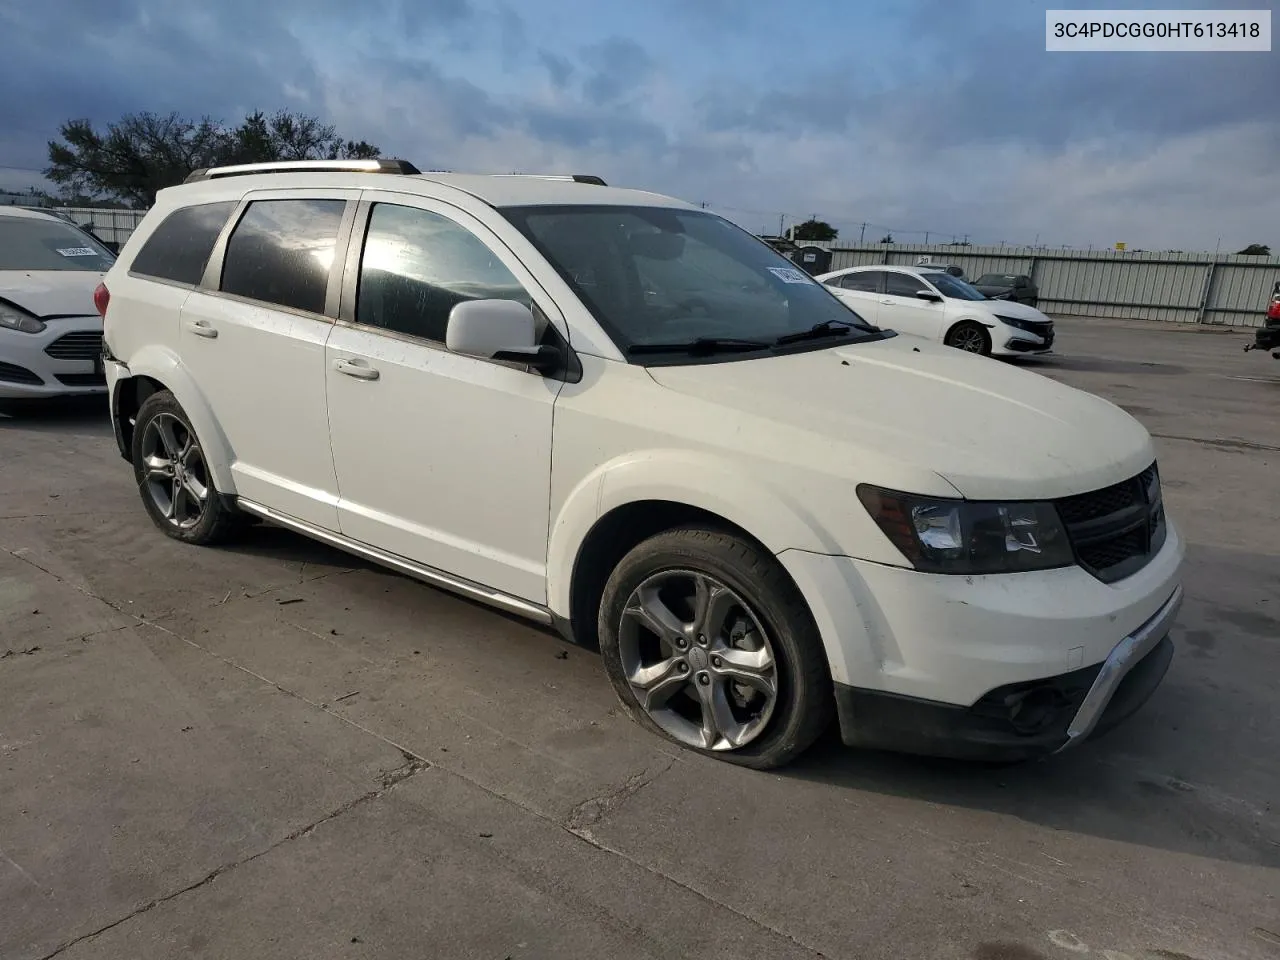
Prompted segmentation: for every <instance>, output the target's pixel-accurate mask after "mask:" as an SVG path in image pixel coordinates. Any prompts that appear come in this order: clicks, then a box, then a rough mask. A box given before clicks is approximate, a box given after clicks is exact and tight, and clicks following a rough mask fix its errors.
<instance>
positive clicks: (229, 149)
mask: <svg viewBox="0 0 1280 960" xmlns="http://www.w3.org/2000/svg"><path fill="white" fill-rule="evenodd" d="M58 133H59V135H60V137H61V141H60V142H59V141H53V140H51V141H49V167H48V168H47V169H46V170H45V176H46V177H48V178H49V179H50V180H51V181H53V182H54V183H56V184H58V185H59V187H60V188H61V192H62V193H63V194H64V195H74V196H76V197H83V198H89V199H96V198H101V197H103V196H106V197H108V198H116V199H118V200H121V201H123V202H125V203H127V204H129V205H130V206H134V207H149V206H151V205H152V204H153V203H155V199H156V193H157V192H159V191H160V190H163V189H164V188H165V187H171V186H174V185H176V184H179V183H181V182H182V181H183V180H185V179H186V177H187V175H188V174H189V173H191V171H192V170H197V169H199V168H201V167H216V166H222V165H225V164H229V163H261V162H266V161H270V160H318V159H329V160H336V159H339V158H342V159H348V158H361V159H363V158H374V157H378V156H379V155H380V151H379V150H378V148H377V147H375V146H374V145H373V144H371V143H367V142H366V141H364V140H360V141H351V140H344V139H343V138H341V137H339V136H338V135H337V133H336V132H335V131H334V128H333V127H332V126H329V125H327V124H322V123H321V122H320V121H319V120H317V119H316V118H315V117H309V116H305V115H297V114H290V113H288V112H285V111H280V112H279V113H276V114H275V115H274V116H272V117H267V116H266V115H265V114H263V113H262V112H260V111H259V112H256V113H251V114H249V115H248V116H247V117H245V119H244V122H243V123H241V124H240V125H239V126H237V127H231V128H228V127H226V126H224V125H222V124H221V123H219V122H217V121H214V120H211V119H210V118H208V117H202V118H201V119H199V120H189V119H186V118H183V117H180V116H179V115H178V114H176V113H171V114H168V115H167V116H160V115H157V114H153V113H137V114H127V115H126V116H124V117H122V118H121V119H120V120H118V121H116V122H115V123H109V124H107V128H106V130H105V132H102V133H99V132H98V131H97V130H95V129H94V127H93V125H92V123H90V122H89V121H88V120H69V121H67V122H66V123H64V124H63V125H62V126H61V128H59V131H58Z"/></svg>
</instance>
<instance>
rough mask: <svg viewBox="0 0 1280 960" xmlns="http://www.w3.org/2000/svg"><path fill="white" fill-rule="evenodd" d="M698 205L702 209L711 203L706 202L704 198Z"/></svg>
mask: <svg viewBox="0 0 1280 960" xmlns="http://www.w3.org/2000/svg"><path fill="white" fill-rule="evenodd" d="M698 206H700V207H701V208H702V209H703V210H705V209H707V207H709V206H711V204H710V203H708V202H707V201H706V200H703V201H702V202H701V203H700V204H698Z"/></svg>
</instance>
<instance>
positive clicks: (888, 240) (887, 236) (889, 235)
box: [880, 233, 897, 243]
mask: <svg viewBox="0 0 1280 960" xmlns="http://www.w3.org/2000/svg"><path fill="white" fill-rule="evenodd" d="M880 242H881V243H896V242H897V241H895V240H894V239H893V234H892V233H886V234H885V235H884V236H883V237H881V238H880Z"/></svg>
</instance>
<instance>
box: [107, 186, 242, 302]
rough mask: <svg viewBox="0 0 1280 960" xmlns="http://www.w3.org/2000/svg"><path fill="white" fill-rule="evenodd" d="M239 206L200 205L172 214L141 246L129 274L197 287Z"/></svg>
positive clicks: (223, 203) (233, 202)
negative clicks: (219, 240) (219, 235)
mask: <svg viewBox="0 0 1280 960" xmlns="http://www.w3.org/2000/svg"><path fill="white" fill-rule="evenodd" d="M235 208H236V202H235V201H234V200H227V201H224V202H222V203H201V204H197V205H196V206H194V207H183V208H182V209H180V210H175V211H173V213H171V214H169V215H168V216H167V217H165V218H164V220H163V221H162V222H161V223H160V226H158V227H156V229H155V232H154V233H152V234H151V236H150V237H149V238H148V239H147V242H146V243H144V244H143V245H142V249H141V250H139V251H138V255H137V256H136V257H134V258H133V263H132V264H130V266H129V272H130V273H140V274H142V275H143V276H146V277H158V278H159V279H161V280H172V281H174V282H175V283H189V284H192V285H195V284H198V283H199V282H200V278H201V277H203V276H204V267H205V264H206V263H207V262H208V261H209V254H211V253H212V252H213V245H214V244H215V243H217V242H218V234H219V233H221V232H222V228H223V226H224V225H225V224H226V222H227V217H229V216H231V211H233V210H235Z"/></svg>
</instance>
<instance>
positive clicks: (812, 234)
mask: <svg viewBox="0 0 1280 960" xmlns="http://www.w3.org/2000/svg"><path fill="white" fill-rule="evenodd" d="M839 234H840V231H839V230H837V229H836V228H835V227H833V226H832V225H831V224H829V223H827V221H825V220H818V219H817V218H815V217H810V218H809V219H808V220H806V221H805V222H804V223H797V224H796V225H795V226H794V227H792V228H791V239H792V240H834V239H835V238H836V237H837V236H839Z"/></svg>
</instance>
